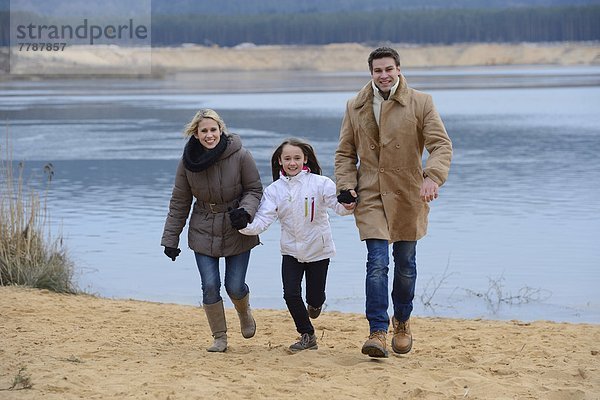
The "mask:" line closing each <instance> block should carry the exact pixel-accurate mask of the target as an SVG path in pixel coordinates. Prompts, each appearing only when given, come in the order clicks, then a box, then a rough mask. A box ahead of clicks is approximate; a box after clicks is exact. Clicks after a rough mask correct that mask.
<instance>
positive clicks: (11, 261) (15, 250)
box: [0, 134, 76, 293]
mask: <svg viewBox="0 0 600 400" xmlns="http://www.w3.org/2000/svg"><path fill="white" fill-rule="evenodd" d="M0 152H1V153H3V154H2V155H3V156H5V157H2V159H1V161H0V285H2V286H7V285H22V286H28V287H34V288H39V289H48V290H52V291H55V292H59V293H75V292H76V288H75V285H74V283H73V271H74V265H73V263H72V262H71V261H70V259H69V258H68V256H67V252H66V249H65V247H64V246H63V240H62V236H61V235H57V236H56V237H53V235H52V233H51V225H50V221H49V218H48V213H47V207H46V199H47V190H48V187H49V185H50V182H51V180H52V174H53V170H52V165H51V164H47V165H46V166H45V167H44V172H45V173H46V182H45V190H44V192H43V195H40V193H39V192H38V190H36V189H35V188H34V187H33V186H32V185H30V184H27V183H26V181H25V179H24V176H23V171H24V165H23V163H19V164H18V166H17V170H18V172H17V173H16V174H15V171H14V170H15V166H14V163H13V160H12V157H11V151H10V145H9V141H8V134H7V141H6V149H2V148H1V146H0Z"/></svg>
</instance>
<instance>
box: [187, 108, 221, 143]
mask: <svg viewBox="0 0 600 400" xmlns="http://www.w3.org/2000/svg"><path fill="white" fill-rule="evenodd" d="M204 118H210V119H212V120H213V121H215V122H216V123H217V125H218V126H219V130H220V131H221V132H223V133H225V130H226V127H225V122H224V121H223V119H222V118H221V117H220V116H219V114H217V112H216V111H215V110H211V109H210V108H204V109H202V110H200V111H198V112H197V113H196V115H194V118H192V120H191V121H190V122H189V123H188V124H187V125H186V126H185V129H184V130H183V135H184V136H186V137H189V136H192V135H194V134H195V133H196V132H198V124H199V123H200V121H202V120H203V119H204Z"/></svg>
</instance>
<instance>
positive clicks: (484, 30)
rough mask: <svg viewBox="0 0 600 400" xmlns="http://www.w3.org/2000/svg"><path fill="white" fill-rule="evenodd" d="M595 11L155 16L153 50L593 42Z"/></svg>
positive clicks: (599, 28) (598, 28)
mask: <svg viewBox="0 0 600 400" xmlns="http://www.w3.org/2000/svg"><path fill="white" fill-rule="evenodd" d="M598 21H600V6H584V7H551V8H514V9H492V10H481V9H480V10H465V9H462V10H412V11H387V12H369V13H365V12H361V13H351V12H339V13H334V14H331V13H327V14H326V13H319V14H288V15H272V14H271V15H245V16H240V15H237V16H219V15H211V16H204V15H188V16H183V17H182V16H177V17H174V16H157V17H155V18H153V22H152V42H153V44H154V45H158V46H163V45H176V44H179V43H199V44H207V45H210V44H216V45H219V46H234V45H236V44H239V43H243V42H252V43H255V44H258V45H261V44H327V43H347V42H358V43H366V42H381V41H390V42H394V43H415V44H421V43H424V44H425V43H428V44H429V43H430V44H439V43H443V44H451V43H464V42H548V41H590V40H599V39H600V24H599V23H598Z"/></svg>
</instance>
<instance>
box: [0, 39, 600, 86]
mask: <svg viewBox="0 0 600 400" xmlns="http://www.w3.org/2000/svg"><path fill="white" fill-rule="evenodd" d="M386 45H388V46H391V47H394V48H396V49H397V50H398V52H399V53H400V57H401V62H402V66H403V67H407V68H432V67H467V66H500V65H561V66H565V65H598V64H600V43H598V42H564V43H466V44H453V45H420V46H419V45H412V44H386ZM376 46H377V45H373V46H367V45H363V44H358V43H340V44H329V45H320V46H318V45H302V46H301V45H298V46H291V45H290V46H283V45H264V46H255V45H253V44H249V43H246V44H240V45H238V46H235V47H206V46H198V45H188V46H182V47H154V48H151V49H150V48H122V47H118V46H101V45H97V46H67V47H66V48H65V50H64V51H60V52H56V51H48V52H39V51H38V52H34V51H17V50H18V49H16V48H15V49H13V53H12V55H11V64H12V65H11V74H12V75H13V76H19V75H21V76H22V75H27V74H32V75H53V74H56V75H62V76H65V75H75V76H77V75H90V74H100V75H102V74H115V75H118V74H126V75H136V74H139V75H140V76H144V75H148V74H151V75H153V76H155V77H164V76H168V75H170V74H175V73H179V72H211V71H221V72H223V71H319V72H335V71H360V72H364V71H365V70H366V68H367V64H366V59H367V56H368V54H369V53H370V52H371V50H373V48H375V47H376ZM0 50H2V51H0V65H4V64H6V65H7V64H8V50H7V49H0ZM8 76H10V75H6V74H5V76H4V78H5V79H6V78H7V77H8ZM0 77H2V74H1V73H0Z"/></svg>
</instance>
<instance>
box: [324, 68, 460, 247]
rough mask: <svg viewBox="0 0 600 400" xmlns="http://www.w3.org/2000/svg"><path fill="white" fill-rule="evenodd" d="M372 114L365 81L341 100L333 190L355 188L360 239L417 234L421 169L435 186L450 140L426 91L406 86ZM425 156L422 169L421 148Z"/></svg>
mask: <svg viewBox="0 0 600 400" xmlns="http://www.w3.org/2000/svg"><path fill="white" fill-rule="evenodd" d="M379 122H380V125H379V127H378V126H377V122H376V120H375V115H374V114H373V88H372V86H371V82H369V83H368V84H367V85H365V86H364V87H363V88H362V89H361V90H360V92H358V94H357V96H356V97H354V98H352V99H350V100H349V101H348V103H347V105H346V114H345V116H344V120H343V122H342V127H341V130H340V139H339V145H338V148H337V151H336V153H335V177H336V185H337V190H338V192H339V191H340V190H344V189H355V190H356V191H357V193H358V204H357V207H356V210H355V212H354V216H355V219H356V226H357V227H358V230H359V233H360V239H361V240H365V239H384V240H388V241H390V242H396V241H400V240H407V241H413V240H418V239H420V238H421V237H423V236H424V235H425V234H426V233H427V215H428V213H429V206H428V205H427V203H426V202H424V201H423V200H421V198H420V195H419V192H420V189H421V185H422V183H423V173H425V174H426V175H427V176H429V177H430V178H431V179H432V180H433V181H434V182H436V183H437V184H438V185H439V186H442V185H443V184H444V182H445V181H446V178H447V177H448V171H449V169H450V161H451V159H452V142H451V141H450V138H449V137H448V134H447V133H446V129H445V128H444V124H443V123H442V120H441V118H440V116H439V114H438V112H437V111H436V109H435V106H434V104H433V101H432V99H431V96H430V95H428V94H425V93H422V92H419V91H417V90H414V89H411V88H409V87H408V86H407V83H406V80H405V79H404V77H403V76H402V75H400V84H399V85H398V88H397V90H396V92H395V93H394V94H393V95H392V96H390V98H389V99H388V100H386V101H384V102H383V103H382V105H381V114H380V119H379ZM424 149H427V152H428V153H429V156H428V157H427V161H426V164H425V168H424V170H423V166H422V164H423V162H422V157H423V150H424Z"/></svg>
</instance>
